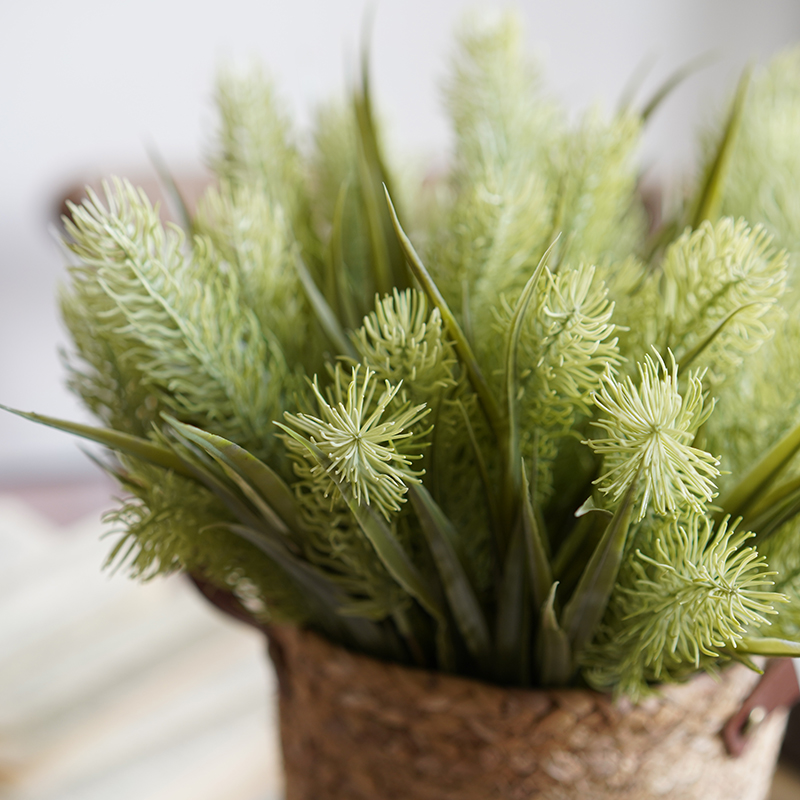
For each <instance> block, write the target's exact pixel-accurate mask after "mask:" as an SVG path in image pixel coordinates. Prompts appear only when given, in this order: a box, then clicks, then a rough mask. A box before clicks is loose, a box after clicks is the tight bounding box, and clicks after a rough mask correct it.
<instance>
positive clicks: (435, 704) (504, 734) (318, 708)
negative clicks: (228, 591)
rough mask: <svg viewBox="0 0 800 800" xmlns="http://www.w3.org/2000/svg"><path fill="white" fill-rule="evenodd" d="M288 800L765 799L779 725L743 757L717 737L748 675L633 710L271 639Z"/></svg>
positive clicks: (761, 730) (310, 637) (699, 681)
mask: <svg viewBox="0 0 800 800" xmlns="http://www.w3.org/2000/svg"><path fill="white" fill-rule="evenodd" d="M270 653H271V655H272V657H273V661H274V662H275V666H276V668H277V672H278V679H279V685H280V698H279V699H280V721H281V738H282V745H283V755H284V763H285V770H286V799H287V800H345V799H346V800H395V799H396V800H401V799H402V800H473V799H474V800H488V799H489V798H498V799H500V798H502V800H523V799H527V798H537V799H538V800H572V799H573V798H575V800H577V798H581V800H589V799H590V798H591V800H612V799H613V800H651V799H652V798H674V799H676V800H677V799H679V800H717V798H719V800H723V798H724V800H764V798H765V797H766V796H767V792H768V791H769V786H770V780H771V777H772V772H773V770H774V766H775V761H776V758H777V755H778V749H779V747H780V743H781V738H782V736H783V731H784V727H785V723H786V712H785V711H777V712H773V713H772V714H771V715H770V716H769V717H767V719H766V720H765V721H764V722H763V723H762V724H761V726H760V727H758V728H757V729H756V730H755V732H754V734H753V736H752V740H751V741H750V743H749V746H748V748H747V749H746V751H745V753H744V755H743V756H742V757H740V758H738V759H734V758H731V757H730V756H728V755H727V753H726V752H725V749H724V746H723V743H722V739H721V737H720V735H719V731H720V730H721V728H722V726H723V725H724V723H725V721H726V720H727V719H728V718H729V717H730V716H731V715H732V714H733V713H734V711H735V710H736V709H737V708H738V706H739V704H741V702H742V701H743V699H744V698H745V697H747V695H748V694H749V693H750V691H751V690H752V688H753V687H754V685H755V683H756V681H757V680H758V675H756V674H755V673H753V672H751V671H750V670H748V669H747V668H745V667H743V666H741V665H734V666H732V667H730V668H729V669H727V670H725V672H724V673H723V676H722V679H721V680H720V681H715V680H714V679H712V678H711V677H709V676H707V675H700V676H698V677H697V678H695V679H694V680H692V681H690V682H689V683H687V684H682V685H671V686H666V687H665V688H664V690H663V692H662V694H661V695H659V696H654V697H652V698H650V699H648V700H647V701H645V702H644V703H642V704H641V705H639V706H636V707H633V706H631V705H630V704H626V703H624V702H622V703H613V702H612V701H611V699H610V698H609V697H607V696H605V695H601V694H598V693H595V692H590V691H584V690H550V691H539V690H522V689H504V688H501V687H497V686H491V685H487V684H483V683H480V682H477V681H471V680H466V679H463V678H457V677H452V676H447V675H443V674H441V673H432V672H425V671H423V670H416V669H408V668H405V667H402V666H399V665H396V664H386V663H382V662H379V661H375V660H373V659H370V658H366V657H364V656H360V655H356V654H353V653H350V652H348V651H346V650H343V649H342V648H339V647H337V646H334V645H331V644H329V643H328V642H326V641H324V640H322V639H321V638H319V637H317V636H315V635H314V634H311V633H308V632H302V631H298V630H296V629H292V628H278V629H275V630H273V631H271V633H270Z"/></svg>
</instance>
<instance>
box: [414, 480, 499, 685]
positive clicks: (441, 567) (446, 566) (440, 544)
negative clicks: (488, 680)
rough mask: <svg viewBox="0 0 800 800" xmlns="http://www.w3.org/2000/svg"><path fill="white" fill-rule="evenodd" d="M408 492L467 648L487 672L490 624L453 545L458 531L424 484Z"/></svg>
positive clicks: (489, 652)
mask: <svg viewBox="0 0 800 800" xmlns="http://www.w3.org/2000/svg"><path fill="white" fill-rule="evenodd" d="M408 493H409V496H410V497H411V502H412V503H413V505H414V510H415V511H416V514H417V517H418V519H419V521H420V525H421V527H422V531H423V533H424V534H425V537H426V539H427V541H428V546H429V547H430V550H431V553H432V555H433V559H434V561H435V563H436V568H437V570H438V572H439V577H440V578H441V581H442V586H443V587H444V591H445V595H446V596H447V599H448V602H449V604H450V611H451V613H452V615H453V619H454V620H455V622H456V626H457V627H458V630H459V632H460V633H461V635H462V637H463V638H464V643H465V644H466V646H467V649H468V650H469V652H470V653H471V654H472V655H473V657H474V658H475V660H476V661H477V662H478V664H479V665H480V667H481V669H482V671H484V672H485V671H486V670H487V669H488V666H489V660H490V656H491V637H490V635H489V626H488V625H487V623H486V618H485V616H484V614H483V609H482V608H481V605H480V602H479V601H478V597H477V595H476V594H475V590H474V588H473V587H472V585H471V583H470V581H469V578H468V577H467V574H466V572H465V571H464V567H463V565H462V564H461V561H460V560H459V557H458V555H457V553H456V550H455V548H454V546H453V541H454V540H455V539H457V537H458V534H457V532H456V531H455V529H454V528H453V525H452V523H451V522H450V520H449V519H448V518H447V516H446V515H445V513H444V512H443V511H442V509H441V508H440V507H439V506H438V505H437V503H436V501H435V500H434V499H433V498H432V497H431V495H430V493H429V492H428V490H427V489H426V488H425V487H424V486H422V485H419V486H410V487H409V490H408Z"/></svg>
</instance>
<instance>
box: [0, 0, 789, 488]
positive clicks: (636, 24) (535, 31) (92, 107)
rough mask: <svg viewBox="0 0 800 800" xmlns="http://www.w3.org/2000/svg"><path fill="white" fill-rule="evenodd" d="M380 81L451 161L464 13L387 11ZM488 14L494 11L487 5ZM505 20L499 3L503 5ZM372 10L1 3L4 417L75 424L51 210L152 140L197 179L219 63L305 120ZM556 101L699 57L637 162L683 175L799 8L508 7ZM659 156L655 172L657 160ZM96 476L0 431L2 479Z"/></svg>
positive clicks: (397, 114)
mask: <svg viewBox="0 0 800 800" xmlns="http://www.w3.org/2000/svg"><path fill="white" fill-rule="evenodd" d="M376 5H377V19H376V23H375V30H374V37H373V71H374V83H375V88H376V92H377V94H378V99H379V102H380V105H381V106H382V108H383V109H384V111H385V112H386V116H387V117H388V119H389V120H390V121H391V122H392V123H393V125H394V128H395V134H394V137H393V138H394V139H395V140H396V141H398V142H401V143H402V144H403V147H407V148H408V149H409V150H410V151H424V152H426V153H429V154H432V155H435V154H439V156H440V157H441V154H442V153H443V152H445V150H446V147H447V142H448V133H447V126H446V124H445V121H444V118H443V116H442V114H441V110H440V107H439V102H438V89H437V84H438V82H439V81H440V79H441V77H442V75H443V73H444V71H445V66H446V56H447V52H448V46H449V41H450V32H451V30H452V28H453V25H454V24H455V22H456V20H457V19H458V17H459V16H460V14H461V13H462V12H463V11H464V10H465V9H466V8H468V7H469V5H470V4H468V3H464V2H458V0H403V2H399V0H397V1H396V2H395V1H391V0H383V2H380V3H377V4H376ZM484 5H498V6H499V5H501V4H499V3H485V4H484ZM502 5H507V4H502ZM365 6H366V3H365V2H364V0H335V1H334V0H281V1H280V2H278V1H276V0H228V2H226V3H225V4H224V11H223V4H222V3H213V2H209V0H193V2H188V1H184V0H137V2H135V3H130V2H109V1H108V0H70V2H63V1H62V2H56V0H27V2H20V1H19V0H16V2H14V1H13V0H4V2H2V4H0V403H6V404H9V405H12V406H17V407H21V408H23V409H36V410H39V411H41V412H43V413H50V414H54V415H58V416H68V417H73V418H75V417H78V416H79V415H80V413H81V412H80V410H79V409H78V407H77V404H76V403H75V402H74V401H73V400H72V398H71V397H70V396H69V395H68V394H67V393H66V392H65V390H63V389H62V388H61V382H62V378H63V373H62V370H61V367H60V365H59V363H58V358H57V354H56V351H57V348H58V346H59V345H60V344H62V343H63V341H64V338H63V335H62V333H61V329H60V327H59V324H58V322H57V318H56V310H55V302H54V296H55V291H56V286H57V284H58V282H59V280H61V276H62V268H61V263H60V257H59V255H58V253H57V251H56V248H55V246H54V245H53V244H52V242H51V240H50V239H49V237H48V235H47V231H46V228H47V225H48V223H49V222H50V220H51V219H52V214H53V206H54V202H55V198H56V197H58V195H59V192H60V191H62V190H63V188H64V187H65V186H67V185H68V184H70V183H71V182H73V181H75V180H81V179H83V178H90V177H93V176H94V175H96V174H98V173H102V172H106V171H114V172H127V171H132V172H137V173H141V171H142V170H143V169H146V158H145V156H144V149H143V143H144V142H146V141H148V140H151V141H153V142H155V143H156V144H157V145H158V147H159V149H160V150H161V151H162V153H163V154H164V155H165V156H166V158H167V160H168V161H169V163H170V165H171V166H172V167H173V169H175V170H181V169H183V168H192V167H193V166H194V165H196V164H197V163H198V162H199V161H200V159H201V157H202V153H203V148H204V143H206V142H207V141H208V139H207V136H208V132H209V130H210V124H211V121H212V119H213V117H212V113H211V107H210V103H209V89H210V87H211V82H212V77H213V74H214V69H215V66H216V65H217V64H218V63H219V62H220V61H221V60H224V59H226V58H227V59H230V58H233V59H241V58H244V57H249V56H252V55H255V56H257V57H259V58H261V59H262V60H263V61H264V62H265V63H266V64H267V65H268V67H269V69H270V70H271V71H272V73H273V74H274V75H275V77H276V78H277V80H278V82H279V84H280V86H281V87H282V88H283V91H284V93H285V95H286V97H287V98H288V100H289V102H290V104H291V107H292V108H293V109H294V110H295V112H296V114H297V117H298V119H299V120H300V121H301V122H306V121H307V120H308V117H309V111H310V109H311V108H313V106H314V104H315V103H316V102H317V101H318V100H319V99H320V98H323V97H326V96H328V95H329V94H330V93H331V92H335V91H341V90H342V89H343V87H344V85H345V80H344V78H345V74H346V69H345V66H346V63H350V62H351V61H352V59H348V58H346V54H348V53H350V54H352V52H353V51H354V49H355V45H356V42H357V40H358V33H359V28H360V23H361V19H362V14H363V11H364V8H365ZM518 6H519V7H520V8H521V10H522V12H523V15H524V17H525V19H526V21H527V25H528V38H529V41H530V45H531V48H532V50H534V51H536V52H538V53H540V54H542V55H543V56H545V57H546V59H547V63H548V72H549V75H550V79H551V83H552V85H553V87H554V89H555V90H556V91H557V92H558V93H560V94H561V95H562V96H563V97H564V98H565V99H566V100H567V101H568V102H569V104H570V105H572V106H575V107H578V106H583V105H585V104H586V103H588V102H590V101H592V100H594V99H597V98H605V99H606V100H607V101H608V102H609V103H613V102H614V101H615V100H616V99H617V97H618V96H619V93H620V91H621V88H622V86H623V85H624V83H625V81H626V80H627V78H628V77H629V76H630V74H631V73H632V72H633V70H634V69H635V67H636V66H637V64H639V63H640V62H641V61H642V59H643V57H644V56H646V55H648V54H651V55H653V56H656V57H658V61H657V62H656V66H655V68H654V70H653V74H652V77H651V79H650V80H649V81H648V83H647V84H646V86H645V94H646V91H647V87H650V88H652V87H653V86H654V85H655V84H656V83H657V82H658V80H659V79H660V78H663V77H664V76H665V75H666V74H667V73H668V72H669V71H670V70H671V69H673V68H674V67H675V66H677V65H678V64H680V63H682V62H684V61H686V60H688V59H689V58H691V57H693V56H695V55H697V54H699V53H701V52H704V51H706V50H709V49H716V50H718V52H719V55H720V60H719V62H718V63H717V64H716V66H714V67H713V68H710V69H707V70H706V71H705V72H703V74H702V75H700V76H698V77H696V78H694V79H692V80H691V81H690V82H689V83H688V84H686V85H684V86H683V87H682V88H681V89H680V90H679V91H678V92H676V94H675V95H674V96H673V98H672V99H671V100H670V101H669V102H668V103H667V104H665V106H664V108H663V109H662V111H661V112H660V114H659V116H658V117H657V118H656V120H655V121H654V124H653V125H652V128H651V130H650V133H649V134H648V140H647V147H646V153H645V158H646V160H647V162H648V163H655V164H656V169H657V174H658V175H659V176H664V175H672V174H679V173H680V172H682V171H685V170H686V169H687V168H688V167H689V166H690V164H691V160H692V153H693V150H692V145H691V142H692V133H693V131H694V130H695V129H696V128H697V125H698V123H699V122H700V121H702V120H703V119H707V118H708V117H709V115H710V113H711V111H712V110H713V108H714V107H715V106H716V105H717V104H718V103H719V102H720V100H721V98H722V97H723V96H724V94H725V92H726V91H727V90H728V87H730V85H731V81H732V80H734V79H735V76H736V74H737V73H738V72H739V70H740V69H741V67H742V65H743V64H744V63H745V62H746V61H747V59H749V58H751V57H755V58H763V57H765V56H766V55H768V54H770V53H771V52H773V51H775V50H776V49H778V48H780V47H783V46H785V45H786V44H789V43H791V42H793V41H795V40H797V38H798V35H800V3H798V2H797V0H760V1H759V2H749V1H748V0H708V1H707V2H702V0H693V2H690V0H605V1H604V2H598V1H597V0H594V2H593V0H540V2H533V1H532V0H527V1H521V2H520V3H518ZM656 159H657V161H656ZM88 469H90V468H89V467H88V466H87V463H86V461H85V460H84V458H83V456H82V455H81V454H80V453H79V452H78V450H77V448H76V446H75V443H74V442H73V441H71V440H70V439H69V438H68V437H66V436H64V435H62V434H59V433H56V432H54V431H49V430H46V429H39V428H35V427H34V426H31V425H29V424H26V423H23V422H21V421H19V420H17V419H15V418H12V417H10V416H8V415H3V416H0V481H1V482H5V483H13V482H16V481H19V480H25V479H27V480H31V479H37V478H40V479H50V478H53V477H59V476H61V477H65V476H70V475H74V474H77V473H80V472H82V471H85V470H88Z"/></svg>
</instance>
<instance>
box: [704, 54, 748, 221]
mask: <svg viewBox="0 0 800 800" xmlns="http://www.w3.org/2000/svg"><path fill="white" fill-rule="evenodd" d="M751 73H752V69H751V68H750V67H748V68H747V69H745V71H744V72H743V73H742V77H741V78H740V79H739V85H738V86H737V87H736V95H735V96H734V98H733V105H732V106H731V111H730V114H729V116H728V121H727V123H726V125H725V130H724V131H723V133H722V136H721V138H720V141H719V146H718V147H717V152H716V154H715V156H714V160H713V161H712V162H711V167H710V169H709V171H708V175H707V176H706V180H705V183H704V184H703V186H702V189H701V190H700V193H699V195H698V197H697V200H696V202H695V206H694V213H693V214H692V219H691V226H692V228H698V227H700V223H701V222H704V221H705V220H710V221H711V222H716V221H717V219H718V218H719V214H720V209H721V207H722V199H723V193H724V191H725V181H726V180H727V177H728V170H729V169H730V164H731V157H732V155H733V148H734V146H735V144H736V139H737V137H738V135H739V129H740V128H741V126H742V118H743V116H744V108H745V100H746V99H747V90H748V88H749V86H750V75H751Z"/></svg>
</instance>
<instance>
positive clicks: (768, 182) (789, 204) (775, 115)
mask: <svg viewBox="0 0 800 800" xmlns="http://www.w3.org/2000/svg"><path fill="white" fill-rule="evenodd" d="M798 128H800V50H798V49H796V48H795V49H793V50H789V51H787V52H785V53H782V54H780V55H778V56H777V57H776V58H775V59H774V60H773V61H772V62H771V63H770V64H769V65H768V66H767V67H762V68H761V69H759V70H758V71H757V72H756V74H755V75H754V76H753V79H752V85H751V87H750V91H749V92H748V97H747V102H746V104H745V110H744V115H743V118H742V124H741V127H740V130H739V135H738V137H737V142H736V146H735V148H734V150H733V153H732V155H731V165H730V172H729V176H728V180H727V185H726V190H725V197H724V201H723V204H722V212H723V213H724V214H728V215H730V216H733V217H739V216H742V217H744V218H745V219H747V220H748V221H749V222H750V223H751V224H753V225H756V224H761V225H764V227H765V228H766V229H767V231H769V233H770V234H771V235H772V236H773V237H774V238H775V241H776V242H777V244H778V246H779V247H785V248H787V249H789V250H790V251H792V252H796V251H797V250H798V247H800V153H798V149H797V130H798Z"/></svg>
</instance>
